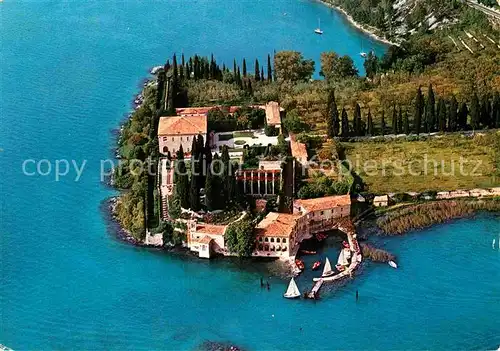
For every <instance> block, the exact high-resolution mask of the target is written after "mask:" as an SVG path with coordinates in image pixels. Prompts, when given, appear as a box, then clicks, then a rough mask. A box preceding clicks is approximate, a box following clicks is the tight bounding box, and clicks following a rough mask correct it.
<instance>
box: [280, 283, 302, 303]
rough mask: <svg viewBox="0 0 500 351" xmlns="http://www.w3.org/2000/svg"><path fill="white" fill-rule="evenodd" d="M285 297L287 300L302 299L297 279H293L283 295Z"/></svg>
mask: <svg viewBox="0 0 500 351" xmlns="http://www.w3.org/2000/svg"><path fill="white" fill-rule="evenodd" d="M283 297H285V298H287V299H295V298H297V297H300V291H299V288H298V286H297V284H296V283H295V279H293V278H292V279H291V280H290V284H288V289H287V290H286V292H285V293H284V294H283Z"/></svg>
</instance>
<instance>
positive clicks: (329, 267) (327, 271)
mask: <svg viewBox="0 0 500 351" xmlns="http://www.w3.org/2000/svg"><path fill="white" fill-rule="evenodd" d="M334 274H335V272H334V271H333V269H332V265H331V264H330V260H329V259H328V257H327V258H326V260H325V267H323V274H321V277H322V278H325V277H329V276H332V275H334Z"/></svg>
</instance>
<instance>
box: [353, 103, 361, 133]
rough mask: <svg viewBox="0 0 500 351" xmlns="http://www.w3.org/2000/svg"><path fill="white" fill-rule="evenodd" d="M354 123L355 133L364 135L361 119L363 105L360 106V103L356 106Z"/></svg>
mask: <svg viewBox="0 0 500 351" xmlns="http://www.w3.org/2000/svg"><path fill="white" fill-rule="evenodd" d="M353 121H354V123H353V125H354V133H355V135H357V136H360V135H362V134H363V133H362V130H361V129H362V120H361V107H360V106H359V104H358V103H357V104H356V105H355V106H354V118H353Z"/></svg>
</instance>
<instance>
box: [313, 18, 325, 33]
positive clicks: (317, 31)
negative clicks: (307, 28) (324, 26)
mask: <svg viewBox="0 0 500 351" xmlns="http://www.w3.org/2000/svg"><path fill="white" fill-rule="evenodd" d="M314 33H316V34H319V35H321V34H323V31H322V30H321V19H319V18H318V28H316V29H315V30H314Z"/></svg>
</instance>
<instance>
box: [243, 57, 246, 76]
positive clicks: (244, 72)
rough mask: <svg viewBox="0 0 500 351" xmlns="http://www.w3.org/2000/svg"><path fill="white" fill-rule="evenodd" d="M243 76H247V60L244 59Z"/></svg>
mask: <svg viewBox="0 0 500 351" xmlns="http://www.w3.org/2000/svg"><path fill="white" fill-rule="evenodd" d="M243 77H244V78H246V77H247V61H246V60H245V59H243Z"/></svg>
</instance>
